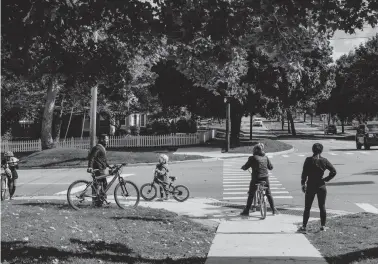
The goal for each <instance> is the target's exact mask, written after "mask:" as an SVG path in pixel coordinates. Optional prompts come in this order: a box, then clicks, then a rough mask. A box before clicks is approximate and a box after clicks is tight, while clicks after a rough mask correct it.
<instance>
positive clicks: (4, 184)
mask: <svg viewBox="0 0 378 264" xmlns="http://www.w3.org/2000/svg"><path fill="white" fill-rule="evenodd" d="M8 180H9V179H8V176H7V174H6V173H5V172H4V173H1V201H4V200H6V199H7V198H8V197H9V195H10V194H9V189H8Z"/></svg>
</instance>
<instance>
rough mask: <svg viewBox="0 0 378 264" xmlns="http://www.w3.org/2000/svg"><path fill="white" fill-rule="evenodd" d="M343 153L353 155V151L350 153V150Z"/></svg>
mask: <svg viewBox="0 0 378 264" xmlns="http://www.w3.org/2000/svg"><path fill="white" fill-rule="evenodd" d="M345 154H347V155H354V153H351V152H345Z"/></svg>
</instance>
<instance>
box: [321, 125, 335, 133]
mask: <svg viewBox="0 0 378 264" xmlns="http://www.w3.org/2000/svg"><path fill="white" fill-rule="evenodd" d="M324 134H327V135H328V134H337V128H336V125H329V126H326V127H325V128H324Z"/></svg>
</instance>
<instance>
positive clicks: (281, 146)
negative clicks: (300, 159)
mask: <svg viewBox="0 0 378 264" xmlns="http://www.w3.org/2000/svg"><path fill="white" fill-rule="evenodd" d="M257 143H263V144H264V145H265V148H264V151H265V152H266V153H271V152H279V151H285V150H289V149H291V148H292V146H291V145H289V144H287V143H284V142H281V141H278V140H272V139H267V138H263V139H259V140H258V141H255V142H242V143H241V146H238V147H234V148H231V149H230V151H229V153H252V150H253V147H254V146H255V145H256V144H257Z"/></svg>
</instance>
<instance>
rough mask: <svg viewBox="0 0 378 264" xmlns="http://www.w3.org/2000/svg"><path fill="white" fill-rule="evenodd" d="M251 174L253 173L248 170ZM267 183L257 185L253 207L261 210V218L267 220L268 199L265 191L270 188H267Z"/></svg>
mask: <svg viewBox="0 0 378 264" xmlns="http://www.w3.org/2000/svg"><path fill="white" fill-rule="evenodd" d="M248 171H249V172H250V173H252V171H250V170H248ZM265 185H266V182H265V181H263V182H260V183H257V184H256V186H257V190H256V192H255V196H254V197H253V207H254V208H257V207H259V208H260V213H261V218H262V219H265V218H266V212H267V197H266V195H265V190H266V189H268V187H265Z"/></svg>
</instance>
